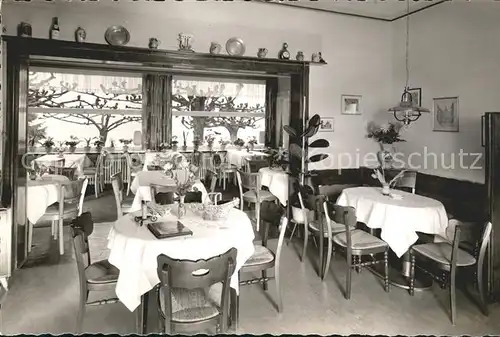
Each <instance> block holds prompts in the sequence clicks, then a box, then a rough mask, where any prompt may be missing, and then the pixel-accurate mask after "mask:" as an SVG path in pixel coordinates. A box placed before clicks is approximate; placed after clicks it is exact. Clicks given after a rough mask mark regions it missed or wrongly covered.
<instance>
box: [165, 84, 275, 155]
mask: <svg viewBox="0 0 500 337" xmlns="http://www.w3.org/2000/svg"><path fill="white" fill-rule="evenodd" d="M265 106H266V83H265V81H250V80H241V81H236V80H226V79H224V80H221V79H206V78H192V77H174V78H173V81H172V110H173V111H172V135H173V136H177V140H178V141H179V142H180V143H181V144H182V142H183V137H184V135H186V136H187V139H186V143H187V145H188V146H191V145H192V142H193V140H194V139H195V138H197V139H199V140H200V141H202V142H203V143H205V139H206V137H207V136H210V135H213V136H215V139H216V142H217V143H218V142H219V141H220V140H226V141H230V142H231V143H232V142H234V141H235V140H236V139H237V138H241V139H243V140H244V141H245V142H247V141H248V140H249V139H251V138H255V139H256V140H257V141H258V143H260V144H262V143H263V142H264V132H265Z"/></svg>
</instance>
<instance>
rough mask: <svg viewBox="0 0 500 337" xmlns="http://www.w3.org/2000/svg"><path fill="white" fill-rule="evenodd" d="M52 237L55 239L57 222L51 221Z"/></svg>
mask: <svg viewBox="0 0 500 337" xmlns="http://www.w3.org/2000/svg"><path fill="white" fill-rule="evenodd" d="M52 237H53V238H54V240H55V239H57V221H54V220H52Z"/></svg>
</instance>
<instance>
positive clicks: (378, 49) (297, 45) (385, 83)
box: [2, 0, 392, 168]
mask: <svg viewBox="0 0 500 337" xmlns="http://www.w3.org/2000/svg"><path fill="white" fill-rule="evenodd" d="M2 10H3V14H4V23H5V25H6V27H7V34H11V35H15V34H16V25H17V24H18V23H19V22H21V21H27V22H30V23H31V24H32V27H33V35H34V37H43V38H46V37H47V36H48V30H49V26H50V24H51V18H52V17H54V16H57V17H59V23H60V26H61V38H62V39H66V40H73V39H74V31H75V29H76V28H77V27H78V26H82V27H83V28H85V30H86V31H87V40H88V41H89V42H96V43H105V41H104V32H105V31H106V29H107V28H108V27H109V26H111V25H123V26H125V27H126V28H127V29H128V30H129V31H130V33H131V40H130V43H129V45H131V46H141V47H146V46H147V43H148V39H149V38H150V37H157V38H158V39H159V40H160V41H161V45H160V48H162V49H174V50H175V49H177V45H176V44H177V42H176V37H177V34H178V33H180V32H184V33H192V34H194V36H195V37H194V39H195V40H194V43H193V48H194V49H195V50H196V51H200V52H208V49H209V46H210V42H211V41H217V42H219V43H220V44H222V45H224V44H225V41H227V40H228V39H229V38H231V37H233V36H238V37H241V38H242V39H243V41H245V44H246V47H247V48H246V50H247V52H246V55H255V54H256V52H257V49H258V48H259V47H266V48H267V49H268V50H269V53H268V57H276V55H277V53H278V51H279V50H280V49H281V45H282V43H283V42H288V44H289V46H290V52H291V54H292V56H293V57H294V56H295V54H296V53H297V51H298V50H302V51H303V52H304V54H305V55H306V57H307V58H310V56H311V54H312V53H313V52H317V51H322V53H323V57H324V58H325V59H326V61H327V62H328V65H326V66H313V67H312V69H311V72H310V112H311V114H314V113H318V114H320V115H322V116H334V117H335V118H336V128H335V132H333V133H323V134H322V135H321V136H322V137H323V138H327V139H328V140H329V141H330V142H331V144H332V146H331V147H330V149H329V151H330V153H331V154H332V155H335V156H336V155H337V154H338V153H339V152H341V151H342V152H346V151H347V152H349V153H352V154H355V153H360V154H365V153H369V152H373V151H375V150H376V149H377V147H376V145H375V144H374V143H373V142H372V141H370V140H367V139H365V138H364V136H365V124H366V122H367V121H369V120H371V119H372V118H373V116H374V114H375V113H377V112H380V111H383V110H385V109H386V108H387V106H388V105H389V104H390V103H391V100H390V98H391V78H390V74H391V61H392V60H391V58H392V50H391V25H390V24H388V23H385V22H382V21H375V20H368V19H360V18H355V17H349V16H344V15H336V14H331V13H321V12H315V11H308V10H304V9H300V8H292V7H288V6H276V5H269V4H264V3H248V2H235V3H222V2H205V3H200V2H198V3H193V2H174V3H158V2H143V1H141V2H135V3H130V2H124V1H120V2H117V3H112V2H109V1H106V0H101V1H100V2H98V3H88V2H85V3H81V2H79V3H77V2H71V3H36V2H35V3H33V2H31V3H26V2H23V3H4V5H3V8H2ZM341 94H360V95H363V110H364V114H363V115H362V116H341V115H340V95H341ZM343 166H349V167H356V166H357V165H356V163H355V162H353V163H350V164H348V163H346V164H344V165H343ZM337 167H339V164H338V162H336V161H331V160H330V161H326V162H324V163H323V165H320V167H317V168H337Z"/></svg>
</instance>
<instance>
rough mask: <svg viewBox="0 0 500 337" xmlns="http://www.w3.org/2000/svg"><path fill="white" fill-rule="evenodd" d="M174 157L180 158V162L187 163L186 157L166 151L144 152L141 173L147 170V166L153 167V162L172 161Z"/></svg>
mask: <svg viewBox="0 0 500 337" xmlns="http://www.w3.org/2000/svg"><path fill="white" fill-rule="evenodd" d="M175 156H182V160H183V161H184V162H185V163H187V159H186V157H185V156H184V155H183V154H182V153H179V152H174V151H166V152H146V153H145V154H144V166H143V167H142V169H143V171H147V170H148V165H154V162H155V160H157V159H159V158H161V159H162V160H172V159H173V158H174V157H175Z"/></svg>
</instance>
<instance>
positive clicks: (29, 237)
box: [28, 220, 33, 253]
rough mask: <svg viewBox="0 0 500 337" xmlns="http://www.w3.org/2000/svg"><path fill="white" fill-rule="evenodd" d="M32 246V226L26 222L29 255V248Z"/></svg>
mask: <svg viewBox="0 0 500 337" xmlns="http://www.w3.org/2000/svg"><path fill="white" fill-rule="evenodd" d="M32 244H33V224H32V223H31V221H29V220H28V253H31V246H32Z"/></svg>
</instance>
